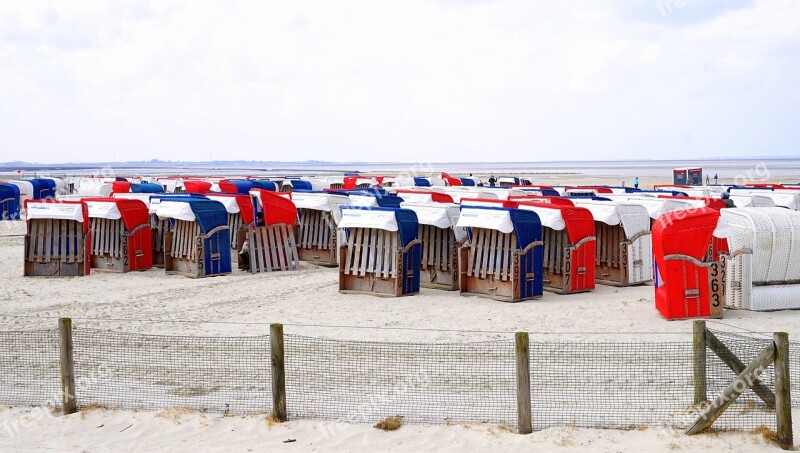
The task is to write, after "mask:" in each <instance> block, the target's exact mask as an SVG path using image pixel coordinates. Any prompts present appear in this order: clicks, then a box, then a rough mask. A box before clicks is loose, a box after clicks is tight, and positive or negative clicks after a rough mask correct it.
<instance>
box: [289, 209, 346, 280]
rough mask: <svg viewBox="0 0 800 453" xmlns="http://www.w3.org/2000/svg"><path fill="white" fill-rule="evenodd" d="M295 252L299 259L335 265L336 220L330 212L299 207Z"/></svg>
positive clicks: (336, 263)
mask: <svg viewBox="0 0 800 453" xmlns="http://www.w3.org/2000/svg"><path fill="white" fill-rule="evenodd" d="M295 231H296V235H297V253H298V255H299V257H300V261H308V262H310V263H313V264H317V265H320V266H330V267H336V266H338V265H339V260H338V258H337V256H336V251H337V249H338V248H339V244H338V241H337V239H338V237H337V236H338V231H337V230H336V222H335V221H334V220H333V217H332V216H331V213H330V212H327V211H318V210H314V209H301V210H300V221H299V222H298V225H297V229H296V230H295Z"/></svg>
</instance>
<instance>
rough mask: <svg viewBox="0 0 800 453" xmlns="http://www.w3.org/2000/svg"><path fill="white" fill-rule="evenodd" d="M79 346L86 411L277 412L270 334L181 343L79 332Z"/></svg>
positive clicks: (80, 394) (81, 403)
mask: <svg viewBox="0 0 800 453" xmlns="http://www.w3.org/2000/svg"><path fill="white" fill-rule="evenodd" d="M73 343H74V357H75V393H76V397H77V401H78V407H79V408H81V407H85V406H88V405H92V404H98V405H101V406H104V407H107V408H119V409H142V410H161V409H166V408H186V409H193V410H197V411H201V412H213V413H230V414H256V413H260V414H263V413H267V412H270V411H271V408H272V375H271V372H270V341H269V336H256V337H236V338H232V337H177V336H164V335H141V334H135V333H122V332H111V331H105V330H94V329H83V328H75V329H74V332H73Z"/></svg>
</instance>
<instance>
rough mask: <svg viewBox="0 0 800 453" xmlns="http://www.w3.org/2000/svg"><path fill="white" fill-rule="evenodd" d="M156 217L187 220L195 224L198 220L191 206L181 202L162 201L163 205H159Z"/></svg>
mask: <svg viewBox="0 0 800 453" xmlns="http://www.w3.org/2000/svg"><path fill="white" fill-rule="evenodd" d="M151 207H152V206H151ZM156 215H157V216H159V217H161V218H162V219H176V220H185V221H187V222H194V221H195V219H196V217H195V215H194V211H192V207H191V205H189V203H182V202H179V201H168V200H161V203H159V204H158V208H157V210H156Z"/></svg>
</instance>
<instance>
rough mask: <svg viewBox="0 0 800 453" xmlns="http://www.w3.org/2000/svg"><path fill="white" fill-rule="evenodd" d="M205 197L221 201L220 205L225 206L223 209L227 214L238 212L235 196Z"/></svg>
mask: <svg viewBox="0 0 800 453" xmlns="http://www.w3.org/2000/svg"><path fill="white" fill-rule="evenodd" d="M206 198H208V199H209V200H214V201H218V202H220V203H222V205H223V206H225V210H226V211H228V213H229V214H236V213H237V212H239V202H238V201H237V200H236V197H225V196H219V195H216V196H215V195H206Z"/></svg>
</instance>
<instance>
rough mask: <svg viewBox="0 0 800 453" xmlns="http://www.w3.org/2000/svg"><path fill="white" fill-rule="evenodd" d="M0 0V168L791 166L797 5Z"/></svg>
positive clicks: (799, 24) (799, 39) (799, 96)
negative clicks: (637, 161) (15, 164)
mask: <svg viewBox="0 0 800 453" xmlns="http://www.w3.org/2000/svg"><path fill="white" fill-rule="evenodd" d="M659 4H661V5H664V3H659V2H658V1H657V0H652V1H647V2H644V1H642V2H629V1H624V2H623V1H621V0H607V1H599V0H597V1H594V0H592V1H586V2H581V3H580V4H579V5H578V4H575V3H565V2H528V1H522V0H519V1H515V0H496V1H467V2H457V1H451V0H443V1H442V2H427V1H421V0H420V1H408V2H372V1H346V2H326V1H297V2H290V3H286V2H245V3H238V2H237V3H232V4H229V5H225V7H224V8H223V7H221V6H220V5H219V4H218V3H216V2H206V1H194V2H178V1H174V2H173V1H170V2H152V3H151V2H135V1H134V2H116V3H111V4H107V3H105V2H88V1H87V2H84V1H74V2H58V3H53V4H50V3H44V2H36V1H32V2H7V3H6V4H4V5H2V6H0V30H3V33H2V34H0V140H1V141H2V145H0V146H2V149H3V152H2V153H0V160H14V159H18V158H20V157H21V156H31V157H30V159H31V160H39V161H49V162H56V161H64V160H77V161H81V160H82V161H91V160H104V159H107V158H109V156H112V157H114V158H116V159H152V158H159V159H174V160H177V159H264V160H306V159H318V160H362V161H366V160H373V161H375V160H379V161H387V160H395V161H409V162H414V161H459V160H471V161H481V160H505V161H524V160H543V159H544V160H553V159H592V158H603V159H627V158H663V157H675V158H689V157H698V156H720V157H723V156H724V157H728V156H731V157H735V156H744V155H750V156H752V155H758V154H770V155H796V154H797V151H796V137H797V136H796V133H795V132H794V131H795V128H796V124H798V122H797V120H798V119H800V118H798V107H797V105H800V102H799V101H800V89H798V84H799V83H800V82H798V81H797V80H796V77H795V75H796V74H797V73H798V70H799V69H800V5H798V2H796V1H789V0H768V1H759V2H757V3H756V2H751V1H723V0H719V1H702V0H695V1H691V0H685V1H684V2H683V3H681V5H682V6H680V7H678V5H679V3H678V1H677V0H674V1H673V2H672V3H670V5H673V11H672V13H670V14H671V16H669V17H666V18H665V17H663V16H662V14H661V12H660V11H659Z"/></svg>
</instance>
